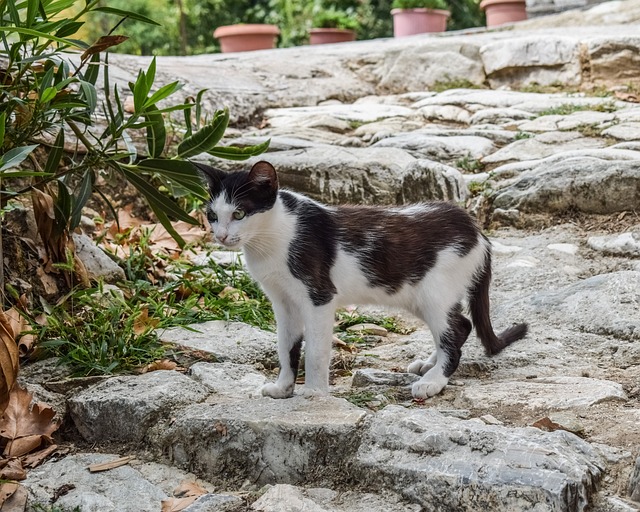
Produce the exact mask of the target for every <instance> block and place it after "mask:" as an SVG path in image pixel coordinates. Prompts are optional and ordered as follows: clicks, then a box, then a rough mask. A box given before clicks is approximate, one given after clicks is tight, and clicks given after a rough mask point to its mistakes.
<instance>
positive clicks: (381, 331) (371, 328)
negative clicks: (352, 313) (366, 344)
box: [347, 323, 389, 336]
mask: <svg viewBox="0 0 640 512" xmlns="http://www.w3.org/2000/svg"><path fill="white" fill-rule="evenodd" d="M347 331H349V332H357V333H360V334H371V335H373V336H388V335H389V331H387V330H386V329H385V328H384V327H382V326H380V325H376V324H368V323H367V324H356V325H351V326H349V327H347Z"/></svg>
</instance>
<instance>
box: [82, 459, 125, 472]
mask: <svg viewBox="0 0 640 512" xmlns="http://www.w3.org/2000/svg"><path fill="white" fill-rule="evenodd" d="M133 459H135V457H134V456H133V455H129V456H127V457H120V458H119V459H115V460H112V461H110V462H102V463H100V464H91V466H89V467H88V468H87V469H88V470H89V471H90V472H91V473H99V472H100V471H108V470H110V469H115V468H119V467H120V466H124V465H125V464H129V462H131V461H132V460H133Z"/></svg>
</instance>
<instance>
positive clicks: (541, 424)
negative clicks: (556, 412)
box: [531, 416, 564, 432]
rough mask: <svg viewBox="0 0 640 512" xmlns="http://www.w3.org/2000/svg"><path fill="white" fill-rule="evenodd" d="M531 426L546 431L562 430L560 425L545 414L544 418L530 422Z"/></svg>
mask: <svg viewBox="0 0 640 512" xmlns="http://www.w3.org/2000/svg"><path fill="white" fill-rule="evenodd" d="M531 426H532V427H536V428H539V429H540V430H544V431H546V432H554V431H556V430H564V429H563V428H562V426H561V425H559V424H558V423H555V422H553V421H551V420H550V419H549V418H548V417H546V416H545V417H544V418H540V419H539V420H538V421H536V422H535V423H532V424H531Z"/></svg>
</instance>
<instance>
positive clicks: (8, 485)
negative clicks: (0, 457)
mask: <svg viewBox="0 0 640 512" xmlns="http://www.w3.org/2000/svg"><path fill="white" fill-rule="evenodd" d="M18 487H20V484H17V483H15V482H4V483H3V484H0V508H2V507H3V506H4V504H5V502H6V501H7V500H8V499H9V498H10V497H11V496H13V494H14V493H15V492H16V491H17V490H18Z"/></svg>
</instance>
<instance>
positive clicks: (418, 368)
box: [407, 358, 436, 375]
mask: <svg viewBox="0 0 640 512" xmlns="http://www.w3.org/2000/svg"><path fill="white" fill-rule="evenodd" d="M435 364H436V360H435V358H433V361H432V360H431V358H429V359H427V360H426V361H423V360H422V359H416V360H415V361H414V362H413V363H411V364H410V365H409V366H407V372H408V373H414V374H416V375H424V374H425V373H427V372H428V371H429V370H431V368H433V367H434V366H435Z"/></svg>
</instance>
